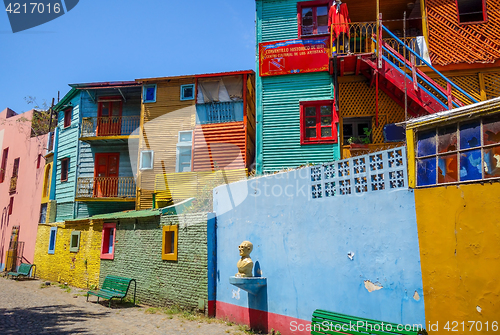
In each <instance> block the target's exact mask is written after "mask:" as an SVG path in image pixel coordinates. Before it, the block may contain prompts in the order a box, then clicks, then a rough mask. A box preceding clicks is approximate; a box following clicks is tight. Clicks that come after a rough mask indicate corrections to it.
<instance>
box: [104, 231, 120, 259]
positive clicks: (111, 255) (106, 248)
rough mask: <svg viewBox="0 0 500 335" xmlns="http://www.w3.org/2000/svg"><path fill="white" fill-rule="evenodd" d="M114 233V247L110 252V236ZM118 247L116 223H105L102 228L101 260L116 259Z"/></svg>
mask: <svg viewBox="0 0 500 335" xmlns="http://www.w3.org/2000/svg"><path fill="white" fill-rule="evenodd" d="M111 231H113V245H112V249H111V252H109V235H110V233H111ZM115 247H116V223H105V224H104V225H103V227H102V240H101V259H114V258H115Z"/></svg>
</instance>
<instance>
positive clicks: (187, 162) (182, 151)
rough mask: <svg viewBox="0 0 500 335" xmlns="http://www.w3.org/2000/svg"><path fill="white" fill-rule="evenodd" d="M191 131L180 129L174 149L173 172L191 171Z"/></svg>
mask: <svg viewBox="0 0 500 335" xmlns="http://www.w3.org/2000/svg"><path fill="white" fill-rule="evenodd" d="M192 137H193V132H192V131H191V130H189V131H180V132H179V138H178V143H177V150H176V159H175V161H176V162H175V172H189V171H191V146H192Z"/></svg>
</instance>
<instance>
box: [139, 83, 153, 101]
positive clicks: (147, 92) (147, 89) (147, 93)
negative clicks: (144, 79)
mask: <svg viewBox="0 0 500 335" xmlns="http://www.w3.org/2000/svg"><path fill="white" fill-rule="evenodd" d="M142 101H143V102H156V85H144V89H143V92H142Z"/></svg>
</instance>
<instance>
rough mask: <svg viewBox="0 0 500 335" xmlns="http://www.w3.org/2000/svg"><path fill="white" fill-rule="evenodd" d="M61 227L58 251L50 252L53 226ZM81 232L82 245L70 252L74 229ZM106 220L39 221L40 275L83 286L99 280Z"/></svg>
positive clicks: (95, 283) (58, 229) (38, 250)
mask: <svg viewBox="0 0 500 335" xmlns="http://www.w3.org/2000/svg"><path fill="white" fill-rule="evenodd" d="M55 226H57V234H56V246H55V250H54V254H49V253H48V249H49V239H50V228H51V227H55ZM73 231H80V248H79V250H78V252H70V250H69V247H70V239H71V232H73ZM101 236H102V223H100V222H96V221H91V222H90V223H89V221H82V222H80V223H72V224H66V225H65V224H58V225H56V224H52V225H49V224H39V225H38V233H37V239H36V247H35V261H34V264H35V265H36V274H37V277H39V278H42V279H47V280H51V281H57V282H61V283H64V282H66V283H68V284H69V285H71V286H75V287H80V288H91V287H92V286H97V284H98V283H99V267H100V253H101Z"/></svg>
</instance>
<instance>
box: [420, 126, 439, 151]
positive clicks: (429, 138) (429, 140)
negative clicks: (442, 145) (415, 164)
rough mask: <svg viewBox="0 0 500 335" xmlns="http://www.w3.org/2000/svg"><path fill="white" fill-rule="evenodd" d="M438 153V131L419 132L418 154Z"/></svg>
mask: <svg viewBox="0 0 500 335" xmlns="http://www.w3.org/2000/svg"><path fill="white" fill-rule="evenodd" d="M434 154H436V131H435V130H431V131H428V132H423V133H421V134H418V141H417V156H418V157H422V156H427V155H434Z"/></svg>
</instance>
